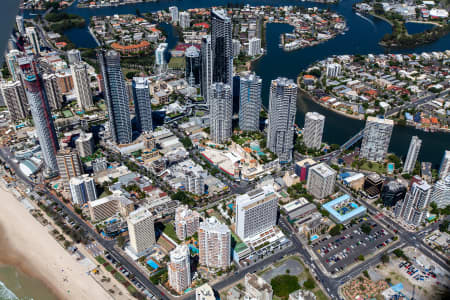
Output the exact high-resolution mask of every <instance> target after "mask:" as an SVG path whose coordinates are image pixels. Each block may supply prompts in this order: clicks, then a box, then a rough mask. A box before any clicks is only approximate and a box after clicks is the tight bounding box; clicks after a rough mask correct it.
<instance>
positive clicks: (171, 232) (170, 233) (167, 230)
mask: <svg viewBox="0 0 450 300" xmlns="http://www.w3.org/2000/svg"><path fill="white" fill-rule="evenodd" d="M163 232H164V233H165V234H166V235H167V236H168V237H170V238H171V239H172V240H174V241H175V242H177V243H181V241H180V240H179V239H178V237H177V234H176V232H175V228H174V227H173V224H172V223H168V224H166V225H165V226H164V231H163Z"/></svg>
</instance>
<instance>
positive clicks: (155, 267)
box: [147, 259, 159, 270]
mask: <svg viewBox="0 0 450 300" xmlns="http://www.w3.org/2000/svg"><path fill="white" fill-rule="evenodd" d="M147 265H149V266H150V267H151V268H152V269H153V270H156V269H158V268H159V266H158V264H157V263H155V262H154V261H153V260H152V259H149V260H147Z"/></svg>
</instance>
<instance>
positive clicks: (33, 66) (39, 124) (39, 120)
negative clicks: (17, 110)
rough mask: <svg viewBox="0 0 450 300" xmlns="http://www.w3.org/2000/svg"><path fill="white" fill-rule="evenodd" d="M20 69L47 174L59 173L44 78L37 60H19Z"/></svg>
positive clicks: (55, 141)
mask: <svg viewBox="0 0 450 300" xmlns="http://www.w3.org/2000/svg"><path fill="white" fill-rule="evenodd" d="M18 63H19V67H20V69H21V73H22V80H23V83H24V87H25V93H26V95H27V98H28V103H29V105H30V110H31V115H32V117H33V122H34V127H35V128H36V133H37V136H38V139H39V144H40V145H41V149H42V156H43V157H44V162H45V165H46V167H47V170H46V171H47V174H49V175H54V174H57V173H58V164H57V162H56V152H57V151H58V150H59V145H58V137H57V135H56V131H55V126H54V125H53V118H52V114H51V111H50V105H49V103H48V99H47V94H46V92H45V89H44V88H43V82H42V78H41V76H40V74H39V71H38V66H37V62H36V60H34V59H33V58H31V57H23V58H19V61H18Z"/></svg>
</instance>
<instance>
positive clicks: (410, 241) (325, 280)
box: [0, 148, 450, 299]
mask: <svg viewBox="0 0 450 300" xmlns="http://www.w3.org/2000/svg"><path fill="white" fill-rule="evenodd" d="M0 158H1V159H2V160H3V161H5V162H6V163H7V164H8V165H9V166H10V168H12V169H13V170H14V171H15V172H16V176H18V177H19V178H20V179H21V180H23V182H25V183H26V184H27V185H29V186H30V188H34V187H35V186H36V184H35V183H33V182H32V181H30V179H29V178H28V177H26V176H25V175H24V174H23V173H22V172H21V171H20V168H19V166H18V165H17V164H16V163H14V162H13V161H12V158H13V155H12V154H11V153H10V152H9V150H8V149H6V148H0ZM337 186H338V187H339V188H340V189H341V190H342V191H344V192H346V193H349V192H350V191H348V190H347V188H346V187H345V186H343V185H342V184H340V183H337ZM42 191H43V192H44V193H45V195H46V196H47V197H48V198H50V199H51V200H53V201H54V202H56V203H58V204H59V205H60V206H61V207H62V208H63V209H64V211H65V213H67V214H68V215H69V216H70V217H71V218H72V219H74V220H75V221H76V222H77V223H78V224H79V225H80V226H81V227H82V228H83V230H84V231H85V232H87V233H89V235H90V236H91V237H93V238H94V239H95V240H96V241H97V242H98V243H99V244H101V245H102V246H103V247H104V248H105V249H106V250H107V251H108V252H109V253H110V254H111V255H112V256H113V257H114V258H115V259H116V260H117V261H119V262H120V263H121V264H122V265H123V266H124V267H125V268H127V269H128V270H129V271H130V272H131V273H133V274H135V276H136V279H137V280H139V281H140V282H141V283H142V285H143V286H144V287H145V288H147V289H148V290H149V291H151V292H152V293H153V294H155V295H156V296H158V297H159V298H160V299H169V298H167V297H166V296H165V295H163V294H162V293H161V291H160V290H159V289H158V288H157V287H156V286H154V285H153V284H152V283H151V282H150V281H149V280H148V278H147V277H146V275H145V274H143V273H141V272H140V270H139V269H137V268H136V267H135V266H134V264H132V263H131V262H129V261H128V260H127V259H126V258H125V257H124V256H122V255H121V254H120V253H119V252H118V251H117V250H116V249H115V248H114V245H115V242H114V241H111V240H105V239H103V238H102V237H101V236H100V235H98V234H97V232H96V231H95V230H94V229H93V228H91V227H90V226H89V225H87V224H86V223H85V222H84V221H83V220H81V218H80V217H79V216H78V215H77V214H76V213H75V212H73V211H72V210H71V209H69V208H68V207H67V206H66V205H65V204H64V203H62V201H61V200H59V199H58V198H57V197H56V196H54V195H53V194H52V193H50V191H49V190H47V189H43V190H42ZM358 200H359V201H360V202H361V203H363V204H364V205H365V206H366V207H367V208H368V209H371V210H374V211H377V209H376V208H375V207H374V206H373V205H371V204H370V203H368V202H366V201H365V200H363V199H361V198H359V199H358ZM377 221H378V222H380V223H381V224H383V225H384V226H387V227H388V228H396V229H397V230H398V232H397V235H398V236H399V242H398V243H397V244H394V245H392V246H391V247H386V248H385V249H383V250H382V251H380V252H378V253H377V254H376V255H375V256H373V257H371V258H370V259H368V260H366V261H364V262H362V263H360V264H359V265H357V266H356V267H354V268H352V269H351V270H349V271H347V272H345V273H344V274H343V275H341V276H338V277H335V278H334V277H331V276H329V275H327V274H325V273H324V272H323V271H322V269H321V268H320V267H319V265H318V264H319V261H317V260H316V259H314V258H313V257H312V256H311V255H310V253H309V252H308V251H307V250H306V249H305V248H304V247H303V244H302V243H301V241H300V240H299V238H298V237H297V236H296V235H295V234H292V232H295V230H294V229H293V228H292V227H291V226H290V224H289V223H288V222H287V220H286V219H285V218H284V217H281V218H280V221H279V226H280V228H281V229H282V230H283V231H284V232H287V233H291V234H290V236H289V238H290V239H291V241H292V243H293V245H292V246H290V247H288V248H285V249H283V250H281V251H280V252H278V253H276V254H274V255H272V256H269V257H267V258H265V259H263V260H261V261H259V262H257V263H255V264H253V265H251V266H248V267H245V268H242V269H239V270H238V271H236V272H235V273H234V274H232V275H231V276H229V277H226V278H225V279H223V280H222V281H220V282H218V283H215V284H213V288H214V289H215V290H221V289H223V288H225V287H227V286H230V285H231V284H233V283H235V282H236V281H239V280H241V279H242V278H243V277H244V276H245V274H246V273H248V272H256V271H259V270H262V269H264V268H266V267H267V266H269V265H271V264H272V263H274V262H276V261H278V260H280V259H282V258H283V257H284V256H286V255H291V254H299V255H300V257H301V258H302V260H303V262H304V263H305V265H307V266H308V268H309V269H310V270H311V272H312V273H313V274H314V275H315V276H316V279H317V280H318V281H319V282H320V284H321V285H322V286H323V287H324V289H325V292H327V293H328V295H329V297H331V298H333V299H340V296H339V293H338V289H339V286H341V285H342V284H344V283H345V282H347V281H348V280H350V279H352V278H355V277H356V276H357V275H358V274H359V273H361V272H362V271H363V270H367V269H368V268H370V267H373V266H375V265H377V264H378V263H380V261H381V257H382V256H383V255H384V254H386V253H388V252H392V251H393V250H394V249H395V248H399V247H400V246H413V247H416V248H418V249H419V250H420V251H421V252H422V253H423V254H424V255H427V256H428V257H430V258H431V259H433V260H434V261H435V262H436V263H437V264H439V265H440V266H441V267H442V268H443V269H445V270H447V271H449V272H450V266H449V264H448V261H446V260H445V258H443V257H441V256H439V255H438V254H436V253H435V252H434V251H433V250H432V249H431V248H430V247H429V246H428V245H426V244H425V243H424V242H423V241H422V240H421V238H420V236H421V235H422V234H423V232H425V231H427V230H434V229H435V228H437V226H438V225H439V224H437V223H435V224H432V225H431V226H429V227H427V228H426V229H423V230H421V231H419V232H416V233H413V232H408V231H406V230H404V229H402V228H400V227H399V226H398V224H396V223H395V221H393V220H391V219H389V218H380V219H378V220H377ZM399 243H400V246H399ZM188 298H189V299H192V298H193V295H191V296H188Z"/></svg>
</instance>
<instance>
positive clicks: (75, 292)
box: [0, 187, 112, 299]
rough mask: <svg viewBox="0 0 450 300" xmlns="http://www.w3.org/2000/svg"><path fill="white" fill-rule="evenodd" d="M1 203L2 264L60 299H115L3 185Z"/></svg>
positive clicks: (0, 258) (0, 249)
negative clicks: (25, 276) (40, 282)
mask: <svg viewBox="0 0 450 300" xmlns="http://www.w3.org/2000/svg"><path fill="white" fill-rule="evenodd" d="M0 206H1V208H2V209H0V263H3V264H7V265H13V266H15V267H18V268H19V269H20V270H21V271H23V272H24V273H26V274H27V275H29V276H32V277H34V278H37V279H39V280H41V281H42V282H44V283H45V284H46V285H47V286H48V287H49V288H50V289H51V290H52V291H53V292H54V294H55V295H56V296H57V298H58V299H112V298H111V297H110V296H109V295H108V293H107V292H106V291H105V290H104V289H103V288H102V287H101V286H100V285H98V284H97V283H96V282H95V280H94V279H93V278H92V277H90V276H89V275H88V274H86V272H85V270H84V268H83V267H82V266H81V265H80V264H79V263H77V261H76V260H75V259H74V258H73V257H72V256H70V255H69V253H68V252H67V251H65V250H64V249H63V248H62V247H61V246H60V245H59V244H58V243H57V242H56V241H55V240H54V239H53V238H52V237H51V236H50V234H49V233H48V232H47V229H46V228H45V227H43V226H42V225H41V224H40V223H39V222H38V221H37V220H35V219H34V217H33V216H31V215H30V214H29V213H28V211H27V210H26V208H25V207H24V206H23V205H22V204H21V203H20V202H18V201H17V200H16V199H15V198H14V196H12V195H11V194H10V193H9V192H7V191H6V190H5V189H4V188H3V187H1V188H0Z"/></svg>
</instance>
